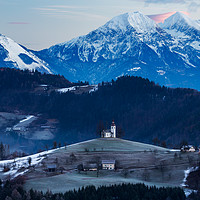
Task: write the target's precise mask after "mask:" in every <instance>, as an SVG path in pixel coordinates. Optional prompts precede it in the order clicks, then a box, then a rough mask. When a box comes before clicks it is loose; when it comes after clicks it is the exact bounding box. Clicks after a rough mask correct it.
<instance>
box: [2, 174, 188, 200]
mask: <svg viewBox="0 0 200 200" xmlns="http://www.w3.org/2000/svg"><path fill="white" fill-rule="evenodd" d="M23 183H24V179H23V177H18V178H17V179H15V180H13V181H7V182H6V183H5V184H4V186H3V187H0V199H2V200H3V199H5V200H30V199H31V200H113V199H118V200H168V199H170V200H185V199H186V197H185V194H184V192H183V190H182V189H181V188H156V187H155V186H153V187H148V186H145V185H144V184H136V185H133V184H122V185H112V186H108V187H106V186H101V187H99V188H95V187H94V186H88V187H85V188H81V189H79V190H74V191H69V192H65V193H64V194H63V193H59V194H52V192H51V191H48V192H46V193H43V192H40V191H34V190H30V191H28V192H27V191H25V190H24V189H23V187H22V184H23Z"/></svg>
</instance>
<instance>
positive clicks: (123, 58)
mask: <svg viewBox="0 0 200 200" xmlns="http://www.w3.org/2000/svg"><path fill="white" fill-rule="evenodd" d="M199 30H200V29H199V24H198V23H197V22H196V21H194V20H192V19H190V18H189V17H188V16H185V15H184V14H181V13H176V14H174V15H173V16H171V17H170V18H169V19H167V20H166V21H165V23H164V24H161V25H158V24H156V23H155V22H154V21H153V20H151V19H150V18H148V17H147V16H145V15H143V14H142V13H140V12H134V13H125V14H123V15H120V16H117V17H114V18H113V19H111V20H110V21H108V22H107V23H106V24H105V25H103V26H101V27H100V28H98V29H96V30H94V31H92V32H90V33H89V34H87V35H85V36H80V37H78V38H75V39H73V40H71V41H69V42H65V43H61V44H58V45H55V46H52V47H50V48H49V49H45V50H42V51H40V52H37V55H38V56H39V57H40V58H41V59H43V60H45V61H46V62H48V63H49V65H50V67H51V70H52V71H53V72H55V73H60V74H63V75H65V77H66V78H67V79H69V80H70V81H78V80H81V81H85V80H87V81H89V82H90V83H98V82H101V81H110V80H111V79H115V78H116V77H119V76H121V75H126V74H129V75H136V76H142V77H145V78H149V79H150V80H153V81H155V82H158V83H160V84H164V85H167V86H173V87H177V86H178V87H192V88H196V89H200V87H199V85H200V80H199V75H200V70H199V66H200V52H199V51H200V46H199Z"/></svg>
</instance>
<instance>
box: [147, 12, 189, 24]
mask: <svg viewBox="0 0 200 200" xmlns="http://www.w3.org/2000/svg"><path fill="white" fill-rule="evenodd" d="M181 12H182V13H184V14H186V15H189V13H188V12H184V11H181ZM175 13H176V12H168V13H162V14H156V15H148V17H149V18H151V19H153V20H154V21H155V22H157V23H160V22H162V23H163V22H164V21H165V19H167V18H168V17H170V16H172V15H173V14H175Z"/></svg>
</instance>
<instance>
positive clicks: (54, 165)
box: [47, 164, 57, 172]
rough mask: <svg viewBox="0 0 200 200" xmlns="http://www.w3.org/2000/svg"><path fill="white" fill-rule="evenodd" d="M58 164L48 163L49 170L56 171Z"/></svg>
mask: <svg viewBox="0 0 200 200" xmlns="http://www.w3.org/2000/svg"><path fill="white" fill-rule="evenodd" d="M56 170H57V165H56V164H47V172H56Z"/></svg>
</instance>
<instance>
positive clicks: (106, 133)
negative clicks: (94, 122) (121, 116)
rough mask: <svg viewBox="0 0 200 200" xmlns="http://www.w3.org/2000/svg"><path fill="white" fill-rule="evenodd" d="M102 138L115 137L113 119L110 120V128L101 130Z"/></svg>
mask: <svg viewBox="0 0 200 200" xmlns="http://www.w3.org/2000/svg"><path fill="white" fill-rule="evenodd" d="M101 137H102V138H116V125H115V122H114V120H113V121H112V124H111V128H110V130H109V129H108V130H103V131H102V132H101Z"/></svg>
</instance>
